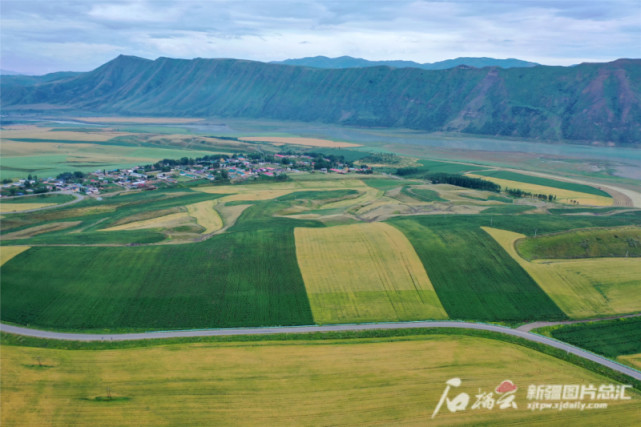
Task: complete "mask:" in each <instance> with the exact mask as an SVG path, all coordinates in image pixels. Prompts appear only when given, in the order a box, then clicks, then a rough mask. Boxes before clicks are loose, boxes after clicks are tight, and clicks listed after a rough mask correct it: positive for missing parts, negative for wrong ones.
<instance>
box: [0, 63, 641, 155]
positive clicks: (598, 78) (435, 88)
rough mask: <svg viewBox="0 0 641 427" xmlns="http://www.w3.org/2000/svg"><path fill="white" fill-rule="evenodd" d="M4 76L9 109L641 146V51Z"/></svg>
mask: <svg viewBox="0 0 641 427" xmlns="http://www.w3.org/2000/svg"><path fill="white" fill-rule="evenodd" d="M21 77H24V76H3V78H2V82H1V90H2V96H1V98H0V102H1V106H2V109H3V110H4V111H5V112H10V111H12V110H16V109H18V110H20V111H42V110H51V109H53V108H55V109H56V110H60V109H61V108H68V109H73V110H85V111H90V112H99V113H102V114H118V115H152V116H192V117H244V118H268V119H276V120H296V121H304V122H324V123H334V124H343V125H354V126H374V127H402V128H409V129H417V130H422V131H429V132H433V131H444V132H460V133H469V134H481V135H499V136H510V137H523V138H532V139H538V140H547V141H576V142H586V143H593V142H602V143H610V144H613V145H627V146H638V145H641V60H639V59H620V60H617V61H614V62H609V63H586V64H580V65H577V66H573V67H549V66H536V67H525V68H509V69H503V68H498V67H486V68H470V67H455V68H449V69H445V70H423V69H418V68H391V67H387V66H375V67H366V68H345V69H320V68H310V67H300V66H289V65H282V64H266V63H261V62H253V61H246V60H236V59H201V58H197V59H193V60H183V59H171V58H158V59H156V60H148V59H143V58H138V57H133V56H122V55H121V56H119V57H117V58H116V59H114V60H112V61H110V62H108V63H106V64H104V65H102V66H101V67H99V68H97V69H95V70H93V71H90V72H86V73H77V74H76V73H71V74H69V73H63V74H61V75H58V76H54V77H53V78H52V77H51V75H48V76H41V77H40V78H36V80H35V81H30V82H28V81H27V82H25V80H24V79H22V80H20V81H18V80H17V79H20V78H21Z"/></svg>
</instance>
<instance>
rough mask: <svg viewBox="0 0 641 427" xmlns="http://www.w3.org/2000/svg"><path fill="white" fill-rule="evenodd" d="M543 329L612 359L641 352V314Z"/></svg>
mask: <svg viewBox="0 0 641 427" xmlns="http://www.w3.org/2000/svg"><path fill="white" fill-rule="evenodd" d="M541 331H542V332H543V333H544V334H545V335H549V336H551V337H553V338H556V339H558V340H561V341H565V342H569V343H570V344H574V345H576V346H578V347H582V348H585V349H588V350H590V351H593V352H595V353H599V354H602V355H604V356H607V357H611V358H616V357H617V356H621V355H626V354H635V353H641V317H628V318H623V319H613V320H602V321H600V322H589V323H577V324H573V325H563V326H553V327H547V328H543V329H541Z"/></svg>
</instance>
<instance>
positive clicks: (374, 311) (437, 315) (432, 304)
mask: <svg viewBox="0 0 641 427" xmlns="http://www.w3.org/2000/svg"><path fill="white" fill-rule="evenodd" d="M294 234H295V236H296V256H297V258H298V265H299V266H300V269H301V273H302V275H303V279H304V281H305V288H306V289H307V294H308V296H309V301H310V305H311V308H312V313H313V315H314V321H315V322H317V323H349V322H370V321H377V320H381V321H395V320H417V319H444V318H446V317H447V314H446V313H445V310H444V309H443V306H442V305H441V303H440V301H439V299H438V297H437V295H436V292H435V291H434V288H433V287H432V283H431V282H430V279H429V277H428V276H427V273H426V272H425V269H424V268H423V264H422V263H421V261H420V259H419V258H418V255H416V252H415V251H414V248H413V247H412V245H411V244H410V242H409V241H408V240H407V238H406V237H405V235H403V233H401V232H400V231H398V230H397V229H396V228H394V227H392V226H391V225H388V224H384V223H368V224H354V225H344V226H336V227H328V228H296V229H295V231H294Z"/></svg>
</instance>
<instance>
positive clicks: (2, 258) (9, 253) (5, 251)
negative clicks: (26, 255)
mask: <svg viewBox="0 0 641 427" xmlns="http://www.w3.org/2000/svg"><path fill="white" fill-rule="evenodd" d="M27 249H29V246H2V247H0V266H1V265H3V264H4V263H6V262H7V261H9V260H10V259H11V258H13V257H15V256H16V255H18V254H21V253H22V252H24V251H26V250H27Z"/></svg>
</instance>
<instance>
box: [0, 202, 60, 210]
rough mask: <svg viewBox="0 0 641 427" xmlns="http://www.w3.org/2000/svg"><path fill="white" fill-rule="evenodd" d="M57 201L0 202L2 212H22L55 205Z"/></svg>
mask: <svg viewBox="0 0 641 427" xmlns="http://www.w3.org/2000/svg"><path fill="white" fill-rule="evenodd" d="M54 205H55V203H2V202H0V213H9V212H22V211H28V210H31V209H40V208H46V207H47V206H54Z"/></svg>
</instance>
